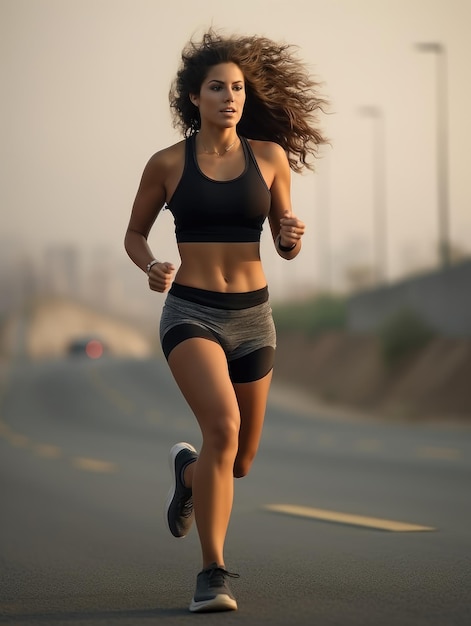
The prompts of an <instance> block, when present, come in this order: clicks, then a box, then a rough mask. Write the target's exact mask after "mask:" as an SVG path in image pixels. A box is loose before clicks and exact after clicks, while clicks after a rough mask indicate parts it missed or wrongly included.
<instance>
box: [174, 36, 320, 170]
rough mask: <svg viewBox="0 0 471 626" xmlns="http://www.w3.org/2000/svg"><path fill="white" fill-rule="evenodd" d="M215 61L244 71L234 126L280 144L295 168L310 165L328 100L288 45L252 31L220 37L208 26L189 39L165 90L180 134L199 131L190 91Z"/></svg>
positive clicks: (193, 91)
mask: <svg viewBox="0 0 471 626" xmlns="http://www.w3.org/2000/svg"><path fill="white" fill-rule="evenodd" d="M219 63H235V64H236V65H238V66H239V67H240V69H241V70H242V73H243V74H244V78H245V90H246V101H245V106H244V111H243V114H242V117H241V119H240V121H239V123H238V125H237V131H238V132H239V133H240V134H241V135H242V136H244V137H247V138H249V139H260V140H266V141H274V142H276V143H278V144H280V145H281V146H282V147H283V148H284V150H285V152H286V154H287V157H288V161H289V164H290V167H291V169H292V170H293V171H295V172H300V171H302V170H303V168H308V169H314V167H313V164H312V162H310V157H317V156H319V155H318V151H319V146H320V145H322V144H325V143H327V139H326V138H325V137H324V135H323V133H322V130H321V129H320V127H319V121H318V114H319V111H322V112H325V110H324V109H325V107H326V106H327V104H328V102H327V100H326V99H325V98H324V97H322V96H321V95H320V94H319V91H318V90H319V86H320V83H318V82H317V81H316V80H315V79H314V78H313V77H312V76H310V74H309V72H308V70H307V68H306V66H305V64H304V63H303V62H302V61H301V60H300V59H299V58H298V57H297V56H296V53H295V46H292V45H290V44H286V43H277V42H275V41H272V40H270V39H267V38H266V37H261V36H256V35H255V36H231V37H223V36H221V35H219V34H217V33H216V32H215V31H214V30H212V29H211V30H209V31H208V32H206V33H205V34H204V35H203V37H202V39H201V41H199V42H195V41H193V40H192V41H190V42H189V43H188V44H187V45H186V47H185V48H184V49H183V52H182V59H181V65H180V68H179V70H178V72H177V75H176V78H175V80H174V81H173V83H172V85H171V88H170V92H169V100H170V108H171V112H172V117H173V125H174V127H175V128H177V129H180V130H181V131H182V133H183V136H184V137H188V136H190V135H192V134H194V133H195V132H197V131H198V130H199V128H200V125H201V120H200V116H199V110H198V107H196V106H195V105H194V104H193V103H192V102H191V100H190V94H198V93H199V92H200V89H201V85H202V83H203V81H204V79H205V78H206V76H207V74H208V72H209V69H210V68H211V67H212V66H214V65H218V64H219Z"/></svg>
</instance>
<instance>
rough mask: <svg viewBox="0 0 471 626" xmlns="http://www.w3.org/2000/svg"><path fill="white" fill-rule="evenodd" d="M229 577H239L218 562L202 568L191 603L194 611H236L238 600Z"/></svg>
mask: <svg viewBox="0 0 471 626" xmlns="http://www.w3.org/2000/svg"><path fill="white" fill-rule="evenodd" d="M227 578H239V574H233V573H231V572H228V571H227V570H226V569H224V567H221V566H219V565H218V564H217V563H212V564H211V565H210V566H209V567H207V568H206V569H204V570H202V571H201V572H200V573H199V574H198V576H197V579H196V591H195V595H194V597H193V600H192V601H191V604H190V611H192V612H193V613H205V612H209V611H236V610H237V602H236V599H235V598H234V594H233V593H232V591H231V590H230V588H229V584H228V581H227Z"/></svg>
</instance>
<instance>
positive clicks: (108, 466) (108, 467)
mask: <svg viewBox="0 0 471 626" xmlns="http://www.w3.org/2000/svg"><path fill="white" fill-rule="evenodd" d="M72 465H73V466H74V467H76V468H77V469H81V470H85V471H87V472H98V473H101V474H111V473H113V472H116V471H117V469H118V466H117V465H116V463H111V462H110V461H101V460H100V459H90V458H87V457H83V456H77V457H75V458H73V459H72Z"/></svg>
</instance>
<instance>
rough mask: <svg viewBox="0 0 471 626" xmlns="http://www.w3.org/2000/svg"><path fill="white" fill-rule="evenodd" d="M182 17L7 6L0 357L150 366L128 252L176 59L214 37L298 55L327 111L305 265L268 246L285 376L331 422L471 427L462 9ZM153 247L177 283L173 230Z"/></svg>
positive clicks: (0, 23)
mask: <svg viewBox="0 0 471 626" xmlns="http://www.w3.org/2000/svg"><path fill="white" fill-rule="evenodd" d="M191 7H193V3H190V2H183V3H181V2H180V3H178V4H173V3H164V4H162V3H160V2H157V1H156V0H137V1H134V0H133V1H131V0H80V2H79V1H78V0H66V1H63V0H35V1H33V0H0V11H1V19H0V47H1V61H0V64H1V65H0V67H1V76H2V92H3V95H2V105H1V106H2V115H1V120H0V127H1V137H2V141H1V147H0V151H1V168H0V171H1V174H0V176H1V181H2V184H1V188H0V210H1V230H0V244H1V245H0V261H1V262H0V303H1V304H0V324H1V328H2V337H3V339H2V343H1V351H2V355H3V356H4V357H5V356H8V355H11V354H12V352H14V351H15V350H16V351H18V350H19V351H22V353H24V354H28V355H29V356H32V357H34V358H40V357H56V356H58V355H61V354H64V353H65V352H67V351H68V350H69V349H73V348H71V343H72V342H73V341H74V340H75V339H78V340H79V341H80V340H84V338H87V337H91V338H93V337H95V336H96V337H98V336H99V337H100V338H101V340H102V341H103V344H106V347H107V349H108V351H109V352H111V353H114V354H117V355H131V356H140V357H145V356H149V355H155V354H159V350H160V348H159V347H158V345H157V324H158V318H159V313H160V309H161V306H162V303H163V296H161V295H158V294H155V293H150V292H149V290H148V289H147V284H146V277H145V276H144V275H143V274H142V272H141V271H140V270H138V269H137V268H136V267H134V266H133V264H132V262H131V261H130V260H129V259H128V258H127V256H126V254H125V252H124V248H123V236H124V232H125V228H126V225H127V221H128V219H129V213H130V209H131V205H132V202H133V198H134V195H135V192H136V189H137V186H138V183H139V179H140V175H141V173H142V170H143V167H144V165H145V163H146V162H147V160H148V158H149V157H150V156H151V155H152V154H153V153H154V152H155V151H157V150H158V149H160V148H162V147H164V146H166V145H168V144H170V143H172V142H174V141H177V140H178V139H179V136H178V135H177V134H176V132H175V131H174V129H173V128H172V127H171V119H170V114H169V107H168V97H167V94H168V89H169V85H170V82H171V80H172V78H173V76H174V75H175V72H176V70H177V67H178V64H179V55H180V52H181V49H182V48H183V46H184V45H185V43H186V42H187V41H188V39H189V38H190V37H192V36H196V37H198V36H199V35H200V34H201V33H202V32H204V30H205V29H206V28H207V27H208V26H213V27H215V28H217V29H221V30H222V31H223V32H226V33H233V32H236V33H257V34H260V35H266V36H268V37H271V38H274V39H279V40H283V41H286V42H289V43H292V44H294V45H296V46H298V48H299V54H300V56H301V57H302V58H303V59H304V60H305V61H306V63H307V64H308V66H309V67H310V69H311V70H312V72H313V74H314V75H315V76H316V77H317V78H318V79H319V80H320V81H322V83H323V84H322V90H323V93H324V94H325V95H326V96H327V97H328V98H329V100H330V102H331V107H330V112H329V114H328V115H324V116H323V117H322V118H321V119H320V123H321V124H322V125H323V127H324V128H325V131H326V134H327V135H328V136H329V137H330V139H331V146H330V147H327V148H325V149H324V150H323V153H322V158H321V159H320V160H319V161H318V163H317V169H316V173H315V174H312V173H306V174H304V175H293V181H292V188H293V208H294V211H295V212H296V213H297V214H298V215H299V216H300V217H301V218H302V219H303V220H304V221H305V222H306V224H307V233H306V236H305V239H304V245H303V252H302V254H301V255H300V256H299V257H298V259H296V260H295V261H293V262H291V263H286V262H283V260H282V259H280V258H279V257H277V255H276V254H275V253H274V250H273V247H272V243H271V240H270V239H271V238H270V236H269V234H267V232H265V233H264V235H263V240H262V253H263V260H264V263H265V268H266V273H267V277H268V280H269V285H270V292H271V297H272V301H273V304H274V309H275V315H276V317H277V321H278V329H279V354H280V357H279V365H278V367H277V372H278V374H277V375H278V376H279V377H280V378H283V379H289V381H290V382H292V383H296V384H301V385H302V386H304V387H305V388H306V389H307V390H311V391H313V392H314V393H315V395H316V396H317V397H318V398H320V399H323V400H327V401H330V402H332V401H338V402H341V403H347V404H348V403H350V404H353V405H355V406H362V407H364V408H372V409H375V410H376V409H378V410H379V408H382V409H384V410H386V409H388V410H391V411H392V412H393V413H394V412H398V413H399V414H408V413H411V414H418V413H421V414H422V413H424V412H425V413H426V412H427V411H429V410H432V408H433V410H435V411H438V410H440V412H442V411H445V413H446V412H447V411H449V412H452V413H453V414H460V415H461V414H465V415H469V411H470V409H471V407H470V402H471V401H470V399H469V391H468V380H469V378H470V376H471V364H470V358H471V357H470V354H469V352H470V348H469V337H470V335H471V289H470V284H471V261H470V258H471V210H470V196H471V191H470V185H469V175H468V165H467V164H468V162H469V158H468V149H469V145H470V141H471V122H470V119H469V111H470V110H471V86H470V82H469V80H468V74H469V61H470V59H471V41H470V38H469V33H468V25H469V23H470V19H471V5H470V3H469V2H467V0H448V1H447V2H445V1H444V0H395V1H394V2H392V1H389V0H382V1H380V2H377V1H374V0H354V1H351V0H331V1H325V0H295V1H294V2H291V3H290V4H289V7H288V5H287V4H286V2H282V1H281V0H259V1H258V2H257V3H256V6H254V3H253V2H248V1H247V0H239V1H238V3H237V8H236V9H235V8H234V6H233V5H231V4H227V3H225V4H223V3H215V2H213V1H212V0H200V1H199V2H198V4H197V10H196V11H195V10H193V9H192V8H191ZM150 241H151V245H152V247H153V250H154V252H155V255H156V256H157V257H159V258H162V259H165V260H168V261H171V262H173V263H177V262H178V255H177V250H176V246H175V243H174V236H173V222H172V219H171V216H170V215H169V214H168V213H162V214H161V215H160V216H159V218H158V221H157V223H156V225H155V226H154V229H153V231H152V233H151V237H150ZM25 315H26V316H27V319H26V318H25ZM20 318H21V319H22V320H23V321H22V322H21V324H23V326H22V328H23V331H24V332H23V334H22V335H21V336H22V337H23V339H22V340H21V341H19V342H18V334H17V332H16V331H17V330H18V328H19V325H20V326H21V324H20V321H19V320H20ZM25 319H26V321H25ZM306 337H307V338H308V341H305V338H306ZM296 342H297V343H296ZM295 344H296V345H297V346H298V347H297V349H296V350H293V345H295ZM15 346H16V347H15ZM301 349H302V355H303V358H302V359H301V358H300V356H299V355H300V354H301V352H300V350H301ZM305 353H306V356H305V358H304V354H305ZM290 354H292V355H294V354H295V355H296V359H295V361H296V363H295V362H294V361H293V358H291V359H290V358H289V355H290ZM347 355H348V358H347ZM403 357H404V358H403ZM419 357H420V358H419ZM305 359H307V360H305ZM350 359H351V360H350ZM411 359H412V361H411ZM306 363H307V364H308V367H306ZM316 363H319V365H318V368H319V371H318V370H317V369H316V367H317V365H316ZM444 363H446V367H445V366H444V365H443V364H444ZM287 364H289V365H287ZM296 364H299V366H298V367H296V366H295V365H296ZM342 364H343V365H342ZM359 364H363V366H362V367H360V365H359ZM441 367H443V368H444V370H445V371H443V372H441V371H439V370H440V368H441ZM421 368H422V369H421ZM411 370H412V371H411ZM419 370H420V371H419ZM329 372H331V374H329ZM349 372H350V373H349ZM406 374H407V376H406V378H404V376H405V375H406ZM329 376H330V378H329ZM353 376H354V377H353ZM352 377H353V378H352ZM398 380H401V381H402V382H401V385H402V386H401V385H399V386H400V387H401V389H400V392H399V391H398V390H397V389H396V388H395V389H394V393H393V391H392V390H391V389H390V385H391V384H393V383H394V384H395V387H397V384H396V383H397V381H398ZM427 380H428V381H429V383H427V382H426V381H427ZM391 381H392V382H391ZM431 381H433V383H432V382H431ZM429 387H431V389H430V388H429ZM385 390H387V393H386V391H385ZM385 394H386V395H388V394H389V396H391V394H392V395H393V396H394V398H393V397H392V396H391V397H389V396H388V398H386V395H385ZM397 394H399V397H397ZM404 394H405V395H404ZM437 394H438V396H437ZM437 397H438V398H442V399H443V402H444V404H443V406H442V405H440V402H441V400H440V402H438V404H437ZM445 398H447V399H446V401H445ZM440 407H441V408H440Z"/></svg>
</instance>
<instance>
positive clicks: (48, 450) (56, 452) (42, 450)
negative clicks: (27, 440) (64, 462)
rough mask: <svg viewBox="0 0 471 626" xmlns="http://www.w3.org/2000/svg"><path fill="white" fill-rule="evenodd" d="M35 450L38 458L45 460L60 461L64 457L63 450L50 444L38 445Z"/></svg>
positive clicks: (35, 445)
mask: <svg viewBox="0 0 471 626" xmlns="http://www.w3.org/2000/svg"><path fill="white" fill-rule="evenodd" d="M33 449H34V451H35V452H36V454H37V455H38V456H41V457H43V458H45V459H58V458H59V457H61V456H62V450H61V449H60V448H59V447H58V446H54V445H52V444H50V443H36V444H34V446H33Z"/></svg>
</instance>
